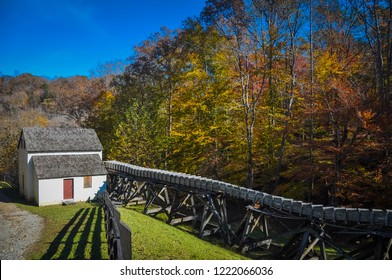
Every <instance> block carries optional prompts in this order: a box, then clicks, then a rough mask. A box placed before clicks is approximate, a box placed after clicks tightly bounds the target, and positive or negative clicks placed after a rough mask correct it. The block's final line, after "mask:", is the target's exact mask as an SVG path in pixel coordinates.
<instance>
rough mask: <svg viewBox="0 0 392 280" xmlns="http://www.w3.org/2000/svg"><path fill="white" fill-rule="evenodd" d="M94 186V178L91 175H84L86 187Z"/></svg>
mask: <svg viewBox="0 0 392 280" xmlns="http://www.w3.org/2000/svg"><path fill="white" fill-rule="evenodd" d="M92 186H93V178H92V177H91V176H85V177H84V188H85V189H87V188H92Z"/></svg>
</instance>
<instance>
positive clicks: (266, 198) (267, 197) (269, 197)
mask: <svg viewBox="0 0 392 280" xmlns="http://www.w3.org/2000/svg"><path fill="white" fill-rule="evenodd" d="M273 199H274V198H273V196H272V195H270V194H266V195H265V196H264V197H263V201H262V202H261V204H263V205H268V206H272V201H273Z"/></svg>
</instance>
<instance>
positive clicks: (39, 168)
mask: <svg viewBox="0 0 392 280" xmlns="http://www.w3.org/2000/svg"><path fill="white" fill-rule="evenodd" d="M32 161H33V165H34V168H35V172H36V174H37V177H38V179H52V178H65V177H80V176H94V175H106V174H107V171H106V168H105V166H104V165H103V163H102V161H101V158H100V156H99V155H97V154H92V155H51V156H33V157H32Z"/></svg>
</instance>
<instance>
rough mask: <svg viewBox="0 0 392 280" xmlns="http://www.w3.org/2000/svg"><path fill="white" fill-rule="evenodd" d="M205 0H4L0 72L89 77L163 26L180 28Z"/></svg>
mask: <svg viewBox="0 0 392 280" xmlns="http://www.w3.org/2000/svg"><path fill="white" fill-rule="evenodd" d="M204 5H205V0H128V1H126V0H0V74H3V75H14V74H16V73H19V74H22V73H26V72H27V73H31V74H34V75H38V76H47V77H54V76H58V77H69V76H73V75H77V74H78V75H88V74H89V70H90V69H92V68H94V67H95V66H97V65H99V64H102V63H105V62H108V61H113V60H117V59H124V60H125V59H126V58H128V57H129V56H131V55H132V51H133V47H134V46H136V45H138V44H139V43H140V42H142V41H143V40H145V39H148V37H149V36H150V35H151V34H153V33H155V32H158V31H159V30H160V28H161V27H162V26H166V27H168V28H170V29H175V28H180V27H181V24H182V21H183V20H185V19H186V18H187V17H193V16H197V15H199V14H200V12H201V10H202V9H203V7H204Z"/></svg>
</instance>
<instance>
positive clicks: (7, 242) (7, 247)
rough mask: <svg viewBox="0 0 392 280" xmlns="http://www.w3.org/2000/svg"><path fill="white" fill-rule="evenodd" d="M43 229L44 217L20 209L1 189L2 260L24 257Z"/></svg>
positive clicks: (0, 232)
mask: <svg viewBox="0 0 392 280" xmlns="http://www.w3.org/2000/svg"><path fill="white" fill-rule="evenodd" d="M42 229H43V218H41V217H39V216H37V215H34V214H31V213H29V212H27V211H25V210H22V209H19V208H18V207H16V206H15V205H14V204H12V203H10V200H9V199H8V198H7V197H6V196H5V195H4V194H3V193H2V192H1V191H0V260H21V259H24V257H23V256H24V253H25V252H26V250H27V249H28V248H29V247H30V246H31V245H32V244H34V242H36V241H37V240H38V238H39V236H40V234H41V231H42Z"/></svg>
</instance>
